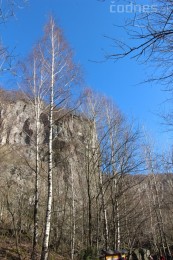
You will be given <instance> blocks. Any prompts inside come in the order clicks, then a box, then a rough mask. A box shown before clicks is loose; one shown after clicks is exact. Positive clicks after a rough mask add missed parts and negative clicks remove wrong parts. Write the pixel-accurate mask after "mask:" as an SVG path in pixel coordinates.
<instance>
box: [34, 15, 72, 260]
mask: <svg viewBox="0 0 173 260" xmlns="http://www.w3.org/2000/svg"><path fill="white" fill-rule="evenodd" d="M39 51H40V53H41V56H42V62H43V67H44V73H45V75H46V76H45V77H46V78H47V82H46V86H47V89H48V90H49V91H48V95H47V102H48V103H49V106H48V116H49V141H48V196H47V207H46V219H45V227H44V237H43V244H42V253H41V260H46V259H48V251H49V238H50V229H51V210H52V196H53V194H52V188H53V184H52V175H53V123H54V118H53V114H54V109H55V108H56V107H58V106H59V109H60V110H61V109H62V108H65V107H68V105H69V103H70V100H69V98H70V97H71V94H72V91H71V90H72V85H73V83H74V81H75V79H76V76H77V69H75V66H74V63H73V59H72V52H71V50H70V48H69V46H68V44H67V42H66V41H65V39H64V37H63V34H62V31H61V30H60V29H59V28H58V27H57V26H56V23H55V21H54V19H53V18H52V17H51V18H50V20H49V23H48V24H47V25H46V27H45V36H44V37H43V39H42V41H41V44H40V49H39Z"/></svg>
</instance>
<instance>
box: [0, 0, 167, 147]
mask: <svg viewBox="0 0 173 260" xmlns="http://www.w3.org/2000/svg"><path fill="white" fill-rule="evenodd" d="M110 5H111V1H110V0H106V1H103V2H102V1H97V0H42V1H39V0H30V3H29V5H28V6H27V7H25V8H22V9H19V10H18V11H17V13H16V18H15V19H11V20H10V21H9V22H8V23H7V24H5V25H1V38H2V41H3V42H4V43H5V44H6V45H7V46H9V48H14V47H15V53H16V54H17V55H18V57H19V58H22V57H24V56H27V54H28V53H29V52H30V50H31V48H32V46H33V44H34V43H35V42H36V41H37V40H38V39H39V38H40V37H41V36H42V35H43V27H44V25H45V23H46V22H47V21H48V17H49V15H50V14H53V15H54V16H55V18H56V20H57V23H58V24H59V26H60V27H61V28H62V29H63V30H64V34H65V36H66V38H67V40H68V41H69V43H70V45H71V47H72V48H73V49H74V53H75V59H76V61H77V62H79V63H80V64H81V66H82V70H83V72H84V76H85V82H86V85H87V86H90V87H92V88H93V89H95V90H97V91H100V92H101V93H103V94H105V95H107V96H108V97H111V98H112V99H113V100H114V101H115V103H116V104H117V105H118V106H119V107H120V109H121V111H122V112H123V113H124V114H126V115H127V116H129V117H133V118H134V119H136V120H137V121H139V123H140V124H141V125H144V127H145V128H146V130H147V131H149V132H150V133H151V135H152V136H153V137H154V138H155V139H156V142H158V144H159V146H161V147H164V146H165V144H167V143H171V142H172V140H171V139H170V136H169V135H168V134H167V133H163V128H161V126H160V119H159V118H158V117H157V116H156V115H155V113H157V111H158V110H159V107H160V104H161V103H162V102H163V101H164V100H165V98H166V97H165V93H163V92H161V91H160V88H159V86H158V85H157V86H154V85H153V86H150V85H146V84H145V85H143V84H142V85H139V84H138V83H140V82H142V81H143V80H145V79H146V75H147V74H149V73H151V72H152V69H151V68H150V69H148V68H147V66H146V65H139V64H137V63H136V61H134V60H131V59H130V58H126V59H124V60H121V61H118V62H113V61H107V62H102V63H95V62H91V60H94V61H101V60H103V58H104V54H105V53H109V52H111V51H112V52H113V51H116V49H114V48H113V42H111V41H110V40H109V39H108V38H106V37H104V36H110V37H119V38H120V39H122V40H126V41H129V40H128V39H127V38H126V36H125V34H124V33H123V32H122V30H121V29H118V28H117V27H116V26H115V25H117V24H119V25H121V24H122V23H123V19H126V18H127V15H128V14H127V13H111V12H110ZM162 107H163V106H162Z"/></svg>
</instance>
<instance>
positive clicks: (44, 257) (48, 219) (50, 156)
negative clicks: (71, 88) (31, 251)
mask: <svg viewBox="0 0 173 260" xmlns="http://www.w3.org/2000/svg"><path fill="white" fill-rule="evenodd" d="M50 29H51V45H52V46H51V48H52V53H51V57H52V64H51V86H50V109H49V154H48V197H47V210H46V222H45V228H44V237H43V245H42V253H41V260H47V259H48V252H49V237H50V228H51V210H52V172H53V149H52V144H53V109H54V71H55V53H54V51H55V46H54V23H51V28H50Z"/></svg>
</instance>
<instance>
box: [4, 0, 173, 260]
mask: <svg viewBox="0 0 173 260" xmlns="http://www.w3.org/2000/svg"><path fill="white" fill-rule="evenodd" d="M10 3H11V2H10ZM13 4H14V1H12V6H11V5H10V10H11V8H12V11H13V8H14V6H13ZM0 7H1V4H0ZM8 8H9V7H8V5H7V9H8ZM1 9H2V8H1ZM1 11H3V9H2V10H1ZM5 14H6V15H5ZM5 14H4V15H3V16H1V15H0V20H1V19H3V20H4V19H5V20H6V19H9V14H8V13H5ZM0 59H1V60H2V62H1V63H0V64H1V65H0V76H2V78H3V76H4V73H10V76H9V81H8V82H11V81H10V80H11V78H13V77H14V78H15V80H14V78H13V80H14V82H15V84H16V85H14V86H13V89H10V87H9V86H8V85H5V84H3V83H4V80H2V85H5V87H2V88H1V89H0V259H14V260H15V259H16V260H17V259H19V260H24V259H32V260H38V259H39V260H48V259H49V260H52V259H55V260H69V259H71V260H98V259H99V256H100V255H101V254H102V253H103V250H110V249H111V250H122V249H125V250H126V252H127V255H126V257H127V258H128V259H129V258H130V259H132V260H137V259H138V258H139V260H146V259H148V257H149V256H150V255H154V256H155V259H156V258H157V257H158V256H161V255H164V257H165V258H166V260H170V259H171V255H172V250H173V234H172V230H173V219H172V213H173V175H172V172H173V169H172V165H173V161H172V159H173V157H172V152H169V151H168V152H162V150H161V149H160V150H159V151H156V149H155V148H154V146H153V144H152V140H150V138H149V137H148V135H147V133H146V132H145V133H144V131H143V128H142V127H141V126H138V123H137V122H136V121H133V120H131V118H129V117H126V116H125V115H124V114H123V113H122V112H121V111H120V109H119V108H118V107H117V106H116V104H114V102H113V101H112V100H111V99H109V98H107V97H105V96H103V95H101V94H99V93H96V92H94V91H93V90H92V89H91V88H89V87H87V84H85V83H84V80H83V75H82V72H81V68H80V66H79V65H78V64H76V62H75V59H74V54H73V51H72V49H71V48H70V46H69V44H68V42H67V41H66V39H65V37H64V34H63V31H62V30H61V29H60V28H59V26H57V24H56V22H55V19H54V18H53V17H50V18H49V21H48V23H47V24H46V26H45V28H44V34H43V37H42V38H41V39H40V40H39V41H38V42H37V43H36V44H35V45H34V46H33V49H32V51H31V53H30V54H29V55H28V56H27V57H26V58H25V59H21V60H19V61H18V62H17V63H16V64H15V65H13V66H12V64H11V60H13V57H12V55H9V52H8V49H6V48H5V47H4V46H1V45H0ZM5 75H7V74H5ZM12 82H13V81H12ZM10 86H11V85H10ZM134 252H136V253H134ZM134 255H136V256H135V257H136V258H135V257H134ZM155 259H154V260H155ZM119 260H120V259H119ZM162 260H163V259H162Z"/></svg>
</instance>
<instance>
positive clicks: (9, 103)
mask: <svg viewBox="0 0 173 260" xmlns="http://www.w3.org/2000/svg"><path fill="white" fill-rule="evenodd" d="M41 107H42V108H41V109H40V117H39V150H40V158H41V160H42V161H43V164H44V165H45V169H46V167H47V166H46V162H47V156H48V134H49V132H48V130H49V129H48V125H49V124H48V123H49V119H48V115H47V113H46V112H45V110H44V105H43V104H42V106H41ZM35 141H36V115H35V109H34V105H33V103H32V102H29V101H27V100H25V99H24V98H18V97H17V98H15V99H10V98H5V99H4V97H3V98H1V99H0V154H1V153H2V154H4V150H5V151H6V153H7V155H6V156H5V157H4V158H3V159H1V158H2V156H1V155H0V164H1V165H3V167H5V165H8V167H7V168H8V173H12V172H13V170H11V169H12V168H15V169H16V170H15V172H18V171H21V172H23V176H24V175H27V174H28V172H30V174H31V176H33V174H34V171H33V170H32V168H33V169H34V167H35V152H36V148H35V144H36V142H35ZM89 146H90V147H91V148H94V146H96V134H95V131H94V129H93V124H92V122H91V121H90V120H88V119H87V118H85V117H82V116H81V115H75V114H74V113H70V112H68V111H64V110H62V109H59V110H56V111H54V126H53V150H54V154H53V158H54V164H55V167H54V172H55V176H57V174H58V179H56V178H55V182H57V184H56V187H58V185H60V186H63V185H62V183H65V185H67V184H69V185H70V183H71V181H72V179H71V178H73V181H74V183H75V186H76V190H77V189H78V188H79V186H81V187H84V185H85V184H84V182H85V180H84V179H85V177H84V176H85V168H86V167H85V166H86V161H87V160H88V158H87V157H86V155H87V154H88V149H89ZM87 156H88V155H87ZM26 161H28V162H29V163H28V166H29V165H30V166H32V167H28V166H27V164H26ZM10 165H11V168H10V169H9V167H10ZM27 167H28V170H27ZM1 168H2V167H1ZM7 168H6V169H7ZM56 172H57V174H56ZM24 173H25V174H24ZM11 175H14V178H16V177H15V176H16V174H11ZM81 192H83V191H82V189H81Z"/></svg>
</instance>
